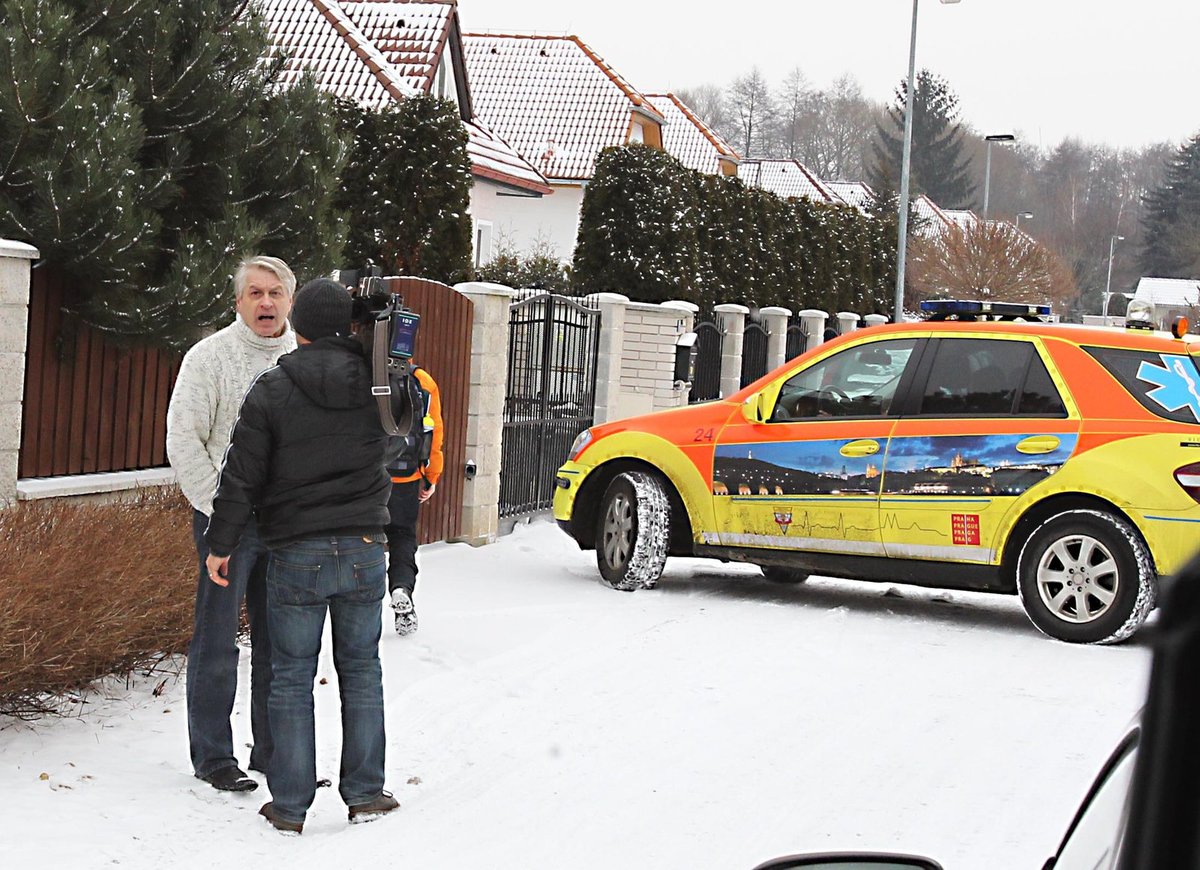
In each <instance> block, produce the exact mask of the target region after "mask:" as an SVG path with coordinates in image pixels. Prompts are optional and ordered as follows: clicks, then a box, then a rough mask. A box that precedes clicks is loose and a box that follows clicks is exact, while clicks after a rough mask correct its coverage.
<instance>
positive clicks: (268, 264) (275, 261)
mask: <svg viewBox="0 0 1200 870" xmlns="http://www.w3.org/2000/svg"><path fill="white" fill-rule="evenodd" d="M251 269H266V270H267V271H268V272H270V273H271V274H273V275H274V276H275V277H276V278H278V279H279V281H280V283H282V284H283V289H284V291H285V292H286V293H287V295H288V298H289V299H290V298H291V297H293V296H295V295H296V276H295V275H293V274H292V270H291V269H289V268H288V264H287V263H285V262H283V260H281V259H279V258H278V257H247V258H246V259H244V260H242V262H240V263H238V267H237V271H236V272H234V273H233V292H234V293H235V294H236V295H237V298H238V299H241V298H242V293H243V292H244V291H245V289H246V273H247V272H248V271H249V270H251Z"/></svg>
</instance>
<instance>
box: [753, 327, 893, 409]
mask: <svg viewBox="0 0 1200 870" xmlns="http://www.w3.org/2000/svg"><path fill="white" fill-rule="evenodd" d="M916 345H917V340H916V339H913V338H906V339H895V340H891V341H876V342H872V343H871V344H866V345H859V346H857V347H851V348H847V349H846V350H843V351H841V352H840V353H836V354H834V355H833V356H831V357H828V358H827V359H823V360H821V361H820V362H818V363H815V364H814V365H811V366H809V367H808V368H806V369H804V370H803V371H800V372H797V373H796V374H794V375H792V377H790V378H788V379H787V381H786V382H784V384H783V386H782V387H781V388H780V390H779V398H778V400H777V401H776V402H775V409H774V411H773V412H772V414H771V418H770V420H769V421H768V422H772V423H780V422H789V421H795V420H808V419H816V418H818V417H879V416H883V415H885V414H887V413H888V410H889V409H890V407H891V403H892V398H893V397H894V396H895V394H896V388H897V387H898V386H899V385H900V378H901V376H903V374H904V369H905V367H906V366H907V365H908V364H909V361H910V360H911V359H912V355H913V348H914V347H916Z"/></svg>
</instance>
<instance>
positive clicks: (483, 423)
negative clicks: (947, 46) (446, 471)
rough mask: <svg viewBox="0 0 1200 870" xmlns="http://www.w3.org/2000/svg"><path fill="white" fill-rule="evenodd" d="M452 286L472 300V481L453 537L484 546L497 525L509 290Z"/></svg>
mask: <svg viewBox="0 0 1200 870" xmlns="http://www.w3.org/2000/svg"><path fill="white" fill-rule="evenodd" d="M454 289H455V290H457V291H458V292H459V293H462V294H463V295H464V296H466V297H467V298H468V299H470V300H471V301H472V302H473V303H474V304H475V310H474V321H473V323H472V326H471V386H470V395H469V397H468V399H467V407H468V409H469V418H468V420H467V445H466V446H467V451H466V458H467V461H468V462H470V461H474V462H475V467H476V472H475V478H474V479H473V480H468V481H464V483H463V509H462V510H463V513H462V534H461V535H460V536H459V537H457V538H455V539H454V540H456V541H466V542H467V543H469V544H475V545H479V544H488V543H491V542H492V541H494V540H495V539H496V535H497V534H498V532H499V529H500V460H501V453H500V442H501V439H502V438H503V435H504V394H505V391H506V389H507V386H508V306H509V304H510V303H511V302H512V299H513V296H514V294H513V291H512V290H510V289H509V288H507V287H504V286H502V285H500V284H487V283H483V282H477V281H472V282H468V283H465V284H456V285H455V286H454Z"/></svg>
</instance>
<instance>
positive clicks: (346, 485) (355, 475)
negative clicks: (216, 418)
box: [205, 337, 392, 556]
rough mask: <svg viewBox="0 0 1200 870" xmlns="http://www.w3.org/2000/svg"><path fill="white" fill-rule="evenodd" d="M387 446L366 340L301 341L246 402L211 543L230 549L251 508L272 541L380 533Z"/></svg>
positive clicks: (222, 552)
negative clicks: (365, 352) (372, 381)
mask: <svg viewBox="0 0 1200 870" xmlns="http://www.w3.org/2000/svg"><path fill="white" fill-rule="evenodd" d="M388 449H389V448H388V438H387V435H386V434H385V433H384V431H383V427H382V426H381V425H380V422H379V413H378V411H377V410H376V403H375V399H374V397H373V396H372V395H371V370H370V366H369V365H368V363H367V360H366V358H365V357H364V355H363V352H362V345H361V344H359V342H358V341H357V340H355V339H353V338H338V337H330V338H322V339H319V340H318V341H315V342H313V343H312V344H305V345H301V346H300V347H298V348H297V349H296V350H294V351H292V352H291V353H289V354H285V355H284V356H282V357H280V358H279V363H278V365H276V366H275V367H274V368H270V369H267V370H266V371H265V372H263V373H262V374H261V375H259V376H258V378H257V379H256V380H255V381H254V383H253V384H251V385H250V389H249V390H248V391H247V392H246V397H245V398H244V399H243V400H242V407H241V410H240V411H239V412H238V418H237V421H236V422H235V423H234V425H233V434H232V436H231V437H230V441H229V448H228V450H226V452H225V460H224V462H223V463H222V466H221V476H220V478H219V480H218V481H217V493H216V496H215V498H214V499H213V514H212V519H211V520H210V521H209V524H208V531H207V532H206V533H205V540H206V541H207V542H208V546H209V549H210V550H211V551H212V553H213V554H215V555H217V556H227V555H229V554H230V553H232V552H233V550H234V548H235V547H236V546H237V543H238V540H239V539H240V538H241V534H242V530H243V529H244V528H245V526H246V523H247V522H248V521H249V520H250V517H251V515H252V514H253V515H255V516H256V517H257V520H258V534H259V537H260V538H261V539H262V541H263V543H264V544H266V545H267V546H268V547H280V546H283V545H285V544H287V543H290V542H292V541H296V540H299V539H301V538H308V537H313V536H326V535H329V536H333V535H369V534H379V533H380V532H381V531H382V528H383V526H384V525H385V524H386V523H387V522H388V510H387V503H388V495H389V493H390V491H391V485H392V484H391V479H390V478H389V477H388V473H387V471H386V470H385V468H384V466H385V464H386V461H387V457H388Z"/></svg>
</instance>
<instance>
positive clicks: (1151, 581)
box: [1017, 510, 1157, 643]
mask: <svg viewBox="0 0 1200 870" xmlns="http://www.w3.org/2000/svg"><path fill="white" fill-rule="evenodd" d="M1156 591H1157V577H1156V575H1155V573H1154V566H1153V564H1152V563H1151V561H1150V551H1149V550H1148V549H1147V548H1146V544H1145V542H1143V541H1142V539H1141V536H1140V535H1138V533H1137V531H1136V530H1135V529H1134V528H1133V526H1131V525H1130V524H1129V523H1128V521H1126V520H1125V519H1124V518H1122V517H1119V516H1116V515H1115V514H1111V513H1107V512H1105V511H1096V510H1070V511H1064V512H1062V513H1060V514H1056V515H1054V516H1052V517H1051V518H1050V519H1048V520H1046V521H1045V522H1044V523H1042V525H1040V526H1039V527H1038V528H1037V529H1036V530H1035V531H1034V533H1033V534H1032V535H1030V537H1029V540H1028V541H1026V542H1025V546H1024V547H1022V548H1021V553H1020V555H1019V556H1018V557H1017V592H1018V594H1019V595H1020V596H1021V603H1022V604H1023V605H1024V607H1025V612H1026V613H1027V614H1028V615H1029V619H1030V620H1031V621H1032V622H1033V624H1034V625H1036V626H1037V627H1038V628H1039V629H1041V630H1042V631H1044V632H1045V633H1046V634H1048V635H1050V636H1051V637H1055V638H1058V639H1059V640H1065V641H1069V642H1072V643H1116V642H1118V641H1122V640H1125V639H1126V638H1127V637H1129V636H1130V635H1132V634H1133V633H1134V632H1135V631H1137V629H1138V627H1139V626H1140V625H1141V624H1142V623H1143V622H1145V621H1146V617H1147V616H1149V615H1150V611H1151V610H1152V609H1153V608H1154V599H1155V594H1156Z"/></svg>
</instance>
